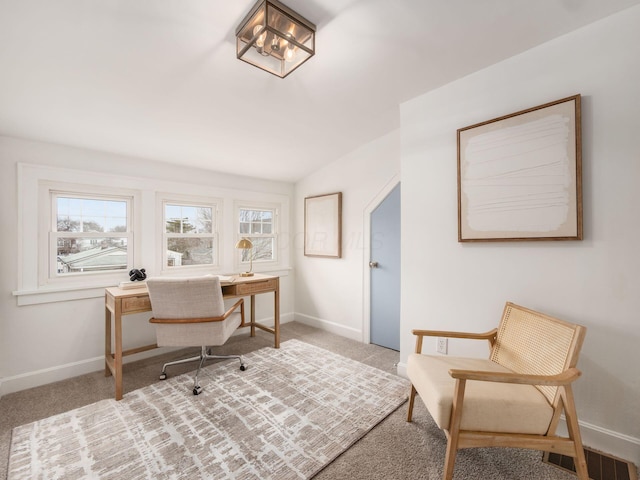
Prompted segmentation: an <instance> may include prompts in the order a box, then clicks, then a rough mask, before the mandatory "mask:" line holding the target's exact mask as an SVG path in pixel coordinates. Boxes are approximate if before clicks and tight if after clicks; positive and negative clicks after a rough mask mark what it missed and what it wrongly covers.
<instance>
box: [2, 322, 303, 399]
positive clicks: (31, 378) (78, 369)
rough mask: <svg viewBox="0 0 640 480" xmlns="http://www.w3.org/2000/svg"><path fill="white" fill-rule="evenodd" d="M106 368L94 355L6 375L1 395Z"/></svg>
mask: <svg viewBox="0 0 640 480" xmlns="http://www.w3.org/2000/svg"><path fill="white" fill-rule="evenodd" d="M291 321H293V313H288V314H284V315H281V316H280V324H283V323H287V322H291ZM259 322H260V323H263V324H264V325H267V326H270V327H273V324H274V321H273V317H271V318H266V319H263V320H262V319H261V320H259ZM247 331H248V330H246V329H242V330H238V331H236V332H234V335H243V334H246V333H247ZM171 350H174V349H172V348H169V347H163V348H158V349H154V350H148V351H146V352H140V353H136V354H135V355H131V356H128V357H125V358H124V359H123V362H124V363H129V362H134V361H136V360H143V359H145V358H150V357H155V356H156V355H161V354H163V353H166V352H169V351H171ZM103 369H104V357H103V356H99V357H93V358H87V359H85V360H79V361H77V362H72V363H66V364H63V365H55V366H52V367H49V368H44V369H41V370H34V371H32V372H25V373H21V374H19V375H14V376H11V377H4V378H1V379H0V397H2V396H3V395H7V394H9V393H13V392H19V391H20V390H27V389H29V388H34V387H39V386H42V385H46V384H48V383H53V382H58V381H60V380H66V379H69V378H73V377H77V376H79V375H85V374H87V373H92V372H97V371H100V370H103Z"/></svg>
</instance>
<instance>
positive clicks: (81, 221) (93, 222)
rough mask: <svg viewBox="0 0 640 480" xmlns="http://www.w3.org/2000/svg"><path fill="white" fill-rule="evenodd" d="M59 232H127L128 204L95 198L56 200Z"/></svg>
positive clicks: (57, 228)
mask: <svg viewBox="0 0 640 480" xmlns="http://www.w3.org/2000/svg"><path fill="white" fill-rule="evenodd" d="M56 230H57V231H58V232H126V231H127V202H126V201H118V200H101V199H93V198H71V197H57V198H56Z"/></svg>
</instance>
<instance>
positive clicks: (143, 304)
mask: <svg viewBox="0 0 640 480" xmlns="http://www.w3.org/2000/svg"><path fill="white" fill-rule="evenodd" d="M149 310H151V301H150V300H149V296H147V295H144V296H140V297H127V298H123V299H122V313H123V314H124V313H131V312H147V311H149Z"/></svg>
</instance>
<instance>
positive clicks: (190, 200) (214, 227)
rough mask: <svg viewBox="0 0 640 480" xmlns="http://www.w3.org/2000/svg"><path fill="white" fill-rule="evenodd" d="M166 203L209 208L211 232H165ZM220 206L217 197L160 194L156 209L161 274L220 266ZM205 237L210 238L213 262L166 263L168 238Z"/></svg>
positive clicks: (210, 268) (215, 268) (220, 203)
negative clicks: (157, 211) (159, 240)
mask: <svg viewBox="0 0 640 480" xmlns="http://www.w3.org/2000/svg"><path fill="white" fill-rule="evenodd" d="M167 205H179V206H186V207H196V208H211V214H212V216H213V218H212V222H211V233H210V234H204V233H199V234H184V233H183V234H176V233H167V229H166V225H165V207H166V206H167ZM221 206H222V200H220V199H218V198H204V197H186V196H177V195H160V196H159V201H158V210H159V221H158V226H159V238H160V239H161V242H162V244H161V245H160V251H161V252H162V255H160V258H161V259H162V260H161V264H160V265H159V271H160V272H161V273H162V274H168V273H178V272H188V271H193V272H197V271H201V270H208V271H210V270H212V269H214V270H217V269H219V267H220V243H221V234H220V232H219V225H220V221H221ZM196 237H197V238H207V237H210V238H211V239H212V250H213V263H206V264H202V265H174V266H169V265H168V260H169V258H168V257H169V256H168V253H167V252H168V241H169V239H170V238H196Z"/></svg>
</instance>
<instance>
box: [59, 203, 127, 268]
mask: <svg viewBox="0 0 640 480" xmlns="http://www.w3.org/2000/svg"><path fill="white" fill-rule="evenodd" d="M51 199H52V201H51V206H52V208H53V215H52V229H51V230H52V231H51V235H50V251H51V252H52V255H50V258H51V260H50V265H49V271H50V277H52V278H53V277H61V276H69V275H73V274H89V273H99V272H113V271H116V270H125V269H126V268H127V266H128V265H131V264H132V262H131V257H132V255H131V252H130V250H129V245H130V244H131V235H132V234H131V228H130V224H131V220H130V219H131V198H129V197H103V196H99V195H86V194H78V193H66V192H56V191H52V192H51Z"/></svg>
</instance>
